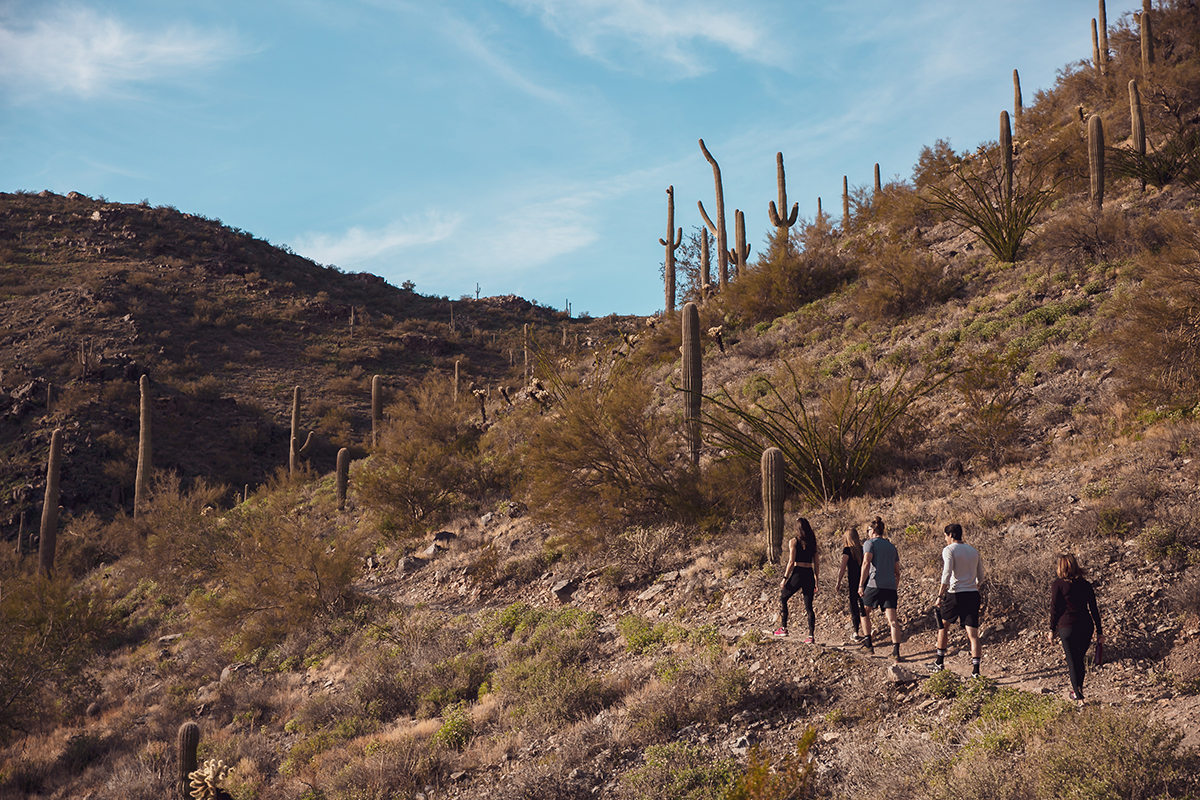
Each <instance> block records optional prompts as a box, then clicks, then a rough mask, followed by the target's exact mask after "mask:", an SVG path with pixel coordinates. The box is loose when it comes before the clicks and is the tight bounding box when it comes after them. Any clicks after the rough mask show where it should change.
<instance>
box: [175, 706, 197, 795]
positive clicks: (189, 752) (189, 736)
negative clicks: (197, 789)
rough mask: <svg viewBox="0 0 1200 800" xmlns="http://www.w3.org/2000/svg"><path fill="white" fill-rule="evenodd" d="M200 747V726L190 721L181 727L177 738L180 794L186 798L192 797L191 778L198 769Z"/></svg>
mask: <svg viewBox="0 0 1200 800" xmlns="http://www.w3.org/2000/svg"><path fill="white" fill-rule="evenodd" d="M199 746H200V726H199V725H197V724H196V723H195V722H190V721H189V722H185V723H183V724H182V725H180V726H179V734H178V736H177V737H176V750H177V751H178V760H179V793H180V794H182V795H183V796H184V797H192V787H191V785H190V777H191V774H192V773H193V772H195V771H196V769H197V768H198V763H197V761H196V750H197V748H198V747H199Z"/></svg>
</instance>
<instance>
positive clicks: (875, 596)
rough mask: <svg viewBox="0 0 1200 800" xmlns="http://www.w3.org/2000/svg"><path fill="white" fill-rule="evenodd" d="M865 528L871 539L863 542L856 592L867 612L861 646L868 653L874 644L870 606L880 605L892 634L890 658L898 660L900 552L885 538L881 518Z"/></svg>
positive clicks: (876, 606)
mask: <svg viewBox="0 0 1200 800" xmlns="http://www.w3.org/2000/svg"><path fill="white" fill-rule="evenodd" d="M867 529H868V530H869V531H870V532H871V538H869V539H867V541H865V542H863V563H862V573H861V575H862V577H861V578H860V579H859V586H858V593H859V594H860V595H861V596H862V599H863V606H865V607H866V611H867V613H866V614H864V615H863V626H864V629H865V630H866V632H867V635H866V637H865V639H866V640H865V641H864V642H863V647H864V648H866V649H867V650H868V651H870V652H871V653H874V652H875V646H874V644H873V643H872V641H871V609H873V608H882V609H883V615H884V617H886V618H887V621H888V627H889V628H890V629H891V634H892V660H893V661H899V660H900V615H899V612H898V611H897V610H896V605H897V590H898V589H899V588H900V554H899V553H898V552H896V546H895V545H894V544H892V543H891V542H889V541H888V540H887V534H886V533H885V532H884V528H883V520H882V519H880V518H879V517H876V518H875V519H873V520H872V521H871V523H870V525H868V526H867Z"/></svg>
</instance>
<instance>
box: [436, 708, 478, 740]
mask: <svg viewBox="0 0 1200 800" xmlns="http://www.w3.org/2000/svg"><path fill="white" fill-rule="evenodd" d="M474 735H475V731H474V728H473V726H472V724H471V710H470V708H469V707H468V706H467V704H466V703H455V704H454V705H451V706H447V708H446V710H445V712H444V716H443V719H442V726H441V727H440V728H438V729H437V732H436V733H434V734H433V737H432V738H431V739H430V740H429V744H430V745H431V746H432V747H442V748H446V749H448V750H462V749H463V748H464V747H466V746H467V743H468V742H470V741H471V737H472V736H474Z"/></svg>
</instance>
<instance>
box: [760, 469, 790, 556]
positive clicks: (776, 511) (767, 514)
mask: <svg viewBox="0 0 1200 800" xmlns="http://www.w3.org/2000/svg"><path fill="white" fill-rule="evenodd" d="M785 486H786V481H785V479H784V466H783V451H782V450H780V449H779V448H778V447H768V448H767V449H766V450H763V454H762V504H763V532H764V533H765V534H766V539H767V559H768V560H769V561H770V562H771V563H772V564H777V563H779V559H780V557H781V555H782V553H783V495H784V488H785Z"/></svg>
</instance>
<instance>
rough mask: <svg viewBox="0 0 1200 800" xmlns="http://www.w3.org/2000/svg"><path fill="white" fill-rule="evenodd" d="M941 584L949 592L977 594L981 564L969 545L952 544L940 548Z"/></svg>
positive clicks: (980, 579)
mask: <svg viewBox="0 0 1200 800" xmlns="http://www.w3.org/2000/svg"><path fill="white" fill-rule="evenodd" d="M942 565H943V566H942V583H943V584H949V586H950V588H949V590H948V591H951V592H978V591H979V584H981V583H983V562H982V561H981V560H980V559H979V551H978V550H976V549H975V548H974V547H971V545H969V544H964V543H962V542H954V543H953V544H948V545H946V546H945V547H944V548H942Z"/></svg>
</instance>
